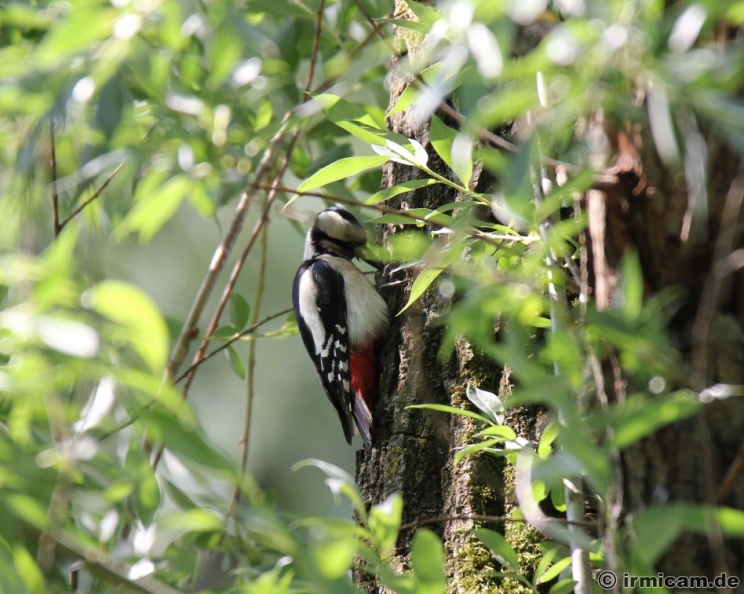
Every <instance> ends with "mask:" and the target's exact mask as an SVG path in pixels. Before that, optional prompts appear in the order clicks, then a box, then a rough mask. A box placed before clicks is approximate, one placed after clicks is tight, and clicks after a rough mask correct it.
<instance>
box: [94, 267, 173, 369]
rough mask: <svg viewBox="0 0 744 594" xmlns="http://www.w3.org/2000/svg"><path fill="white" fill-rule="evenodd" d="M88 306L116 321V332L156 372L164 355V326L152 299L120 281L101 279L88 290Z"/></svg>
mask: <svg viewBox="0 0 744 594" xmlns="http://www.w3.org/2000/svg"><path fill="white" fill-rule="evenodd" d="M88 299H89V302H90V305H91V307H92V308H93V310H94V311H96V312H97V313H99V314H101V315H103V316H106V317H107V318H109V319H110V320H112V321H114V322H116V324H118V325H119V327H120V333H119V335H120V336H122V337H123V339H124V340H125V341H126V342H127V343H129V345H131V347H132V348H133V349H134V351H135V352H136V353H137V354H138V355H139V356H140V357H141V358H142V360H143V361H144V362H145V363H146V364H147V365H148V366H149V368H150V369H151V370H152V372H153V373H155V374H157V375H159V374H161V373H162V371H163V368H164V367H165V361H166V357H167V354H168V327H167V325H166V323H165V320H163V317H162V316H161V315H160V311H159V310H158V308H157V306H156V305H155V303H154V302H153V301H152V299H151V298H150V297H149V296H148V295H147V294H145V293H143V292H142V291H141V290H140V289H138V288H136V287H134V286H132V285H129V284H126V283H123V282H121V281H113V280H111V281H103V282H101V283H98V284H97V285H95V286H94V287H93V288H92V289H91V290H90V292H89V293H88Z"/></svg>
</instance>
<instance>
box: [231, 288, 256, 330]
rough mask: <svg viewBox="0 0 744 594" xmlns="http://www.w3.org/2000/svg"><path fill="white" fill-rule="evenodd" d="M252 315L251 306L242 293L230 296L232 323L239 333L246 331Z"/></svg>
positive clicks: (233, 293)
mask: <svg viewBox="0 0 744 594" xmlns="http://www.w3.org/2000/svg"><path fill="white" fill-rule="evenodd" d="M250 315H251V306H250V305H249V304H248V302H247V301H246V300H245V297H243V296H242V295H241V294H240V293H235V292H232V293H231V294H230V321H231V322H232V324H233V326H235V328H236V329H237V330H238V331H241V330H244V329H245V327H246V326H247V325H248V318H249V317H250Z"/></svg>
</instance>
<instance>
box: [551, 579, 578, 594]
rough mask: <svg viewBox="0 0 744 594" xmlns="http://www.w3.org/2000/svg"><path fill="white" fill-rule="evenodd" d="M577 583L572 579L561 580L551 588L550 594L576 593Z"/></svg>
mask: <svg viewBox="0 0 744 594" xmlns="http://www.w3.org/2000/svg"><path fill="white" fill-rule="evenodd" d="M575 585H576V582H575V581H574V580H572V579H571V578H567V579H565V580H561V581H560V582H558V583H557V584H555V585H554V586H551V588H550V590H549V592H548V594H571V593H572V592H573V591H574V586H575Z"/></svg>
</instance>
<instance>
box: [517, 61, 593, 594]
mask: <svg viewBox="0 0 744 594" xmlns="http://www.w3.org/2000/svg"><path fill="white" fill-rule="evenodd" d="M544 84H545V83H544V79H543V77H542V73H539V72H538V76H537V87H538V88H537V91H538V97H541V98H542V97H546V96H547V94H546V93H545V92H544V91H545V89H544ZM541 103H542V101H541ZM542 107H543V108H544V109H547V108H548V105H547V104H542ZM529 115H531V114H529ZM537 146H538V155H541V154H542V151H541V150H540V139H539V134H538V145H537ZM539 164H540V168H539V171H537V170H536V169H537V168H535V167H533V170H532V185H533V194H534V198H535V203H536V204H537V205H538V206H539V205H540V204H542V202H543V201H544V199H545V196H544V194H543V186H542V182H543V179H546V178H547V172H546V171H545V165H546V164H548V163H547V161H546V160H545V159H543V158H542V157H541V158H540V159H539ZM550 225H551V220H550V218H549V217H548V218H546V219H544V220H543V221H541V222H540V226H539V231H540V237H541V238H542V241H543V244H544V246H545V249H546V250H548V253H547V255H546V257H545V264H546V267H547V275H548V294H549V302H550V331H551V333H552V334H553V335H555V334H557V333H558V332H561V331H563V330H564V329H565V326H566V324H565V321H564V318H565V312H566V310H567V307H568V302H567V299H566V289H565V286H564V281H563V277H562V275H561V272H560V270H557V268H558V266H557V264H556V262H557V256H556V253H555V251H554V250H552V249H550V248H549V245H548V229H549V228H550ZM553 373H554V374H555V377H556V378H559V379H560V377H561V367H560V364H559V363H558V361H553ZM578 404H579V403H578V398H577V399H576V405H577V406H578ZM558 422H559V423H560V424H561V425H563V426H564V427H567V426H568V417H567V414H566V411H565V410H564V409H563V408H562V407H561V408H559V409H558ZM563 485H564V496H565V500H566V519H567V520H568V521H569V525H568V533H569V543H568V545H569V549H570V551H571V576H572V577H573V579H574V581H575V582H576V585H575V586H574V592H576V593H577V594H592V592H593V586H592V575H591V565H590V563H589V552H588V551H587V550H586V549H585V548H584V547H583V546H582V545H581V544H580V542H579V541H580V539H579V535H580V534H581V530H580V528H579V526H578V525H577V523H579V522H583V521H584V518H585V517H586V510H585V509H584V490H583V487H582V484H581V477H579V478H577V479H571V478H564V479H563Z"/></svg>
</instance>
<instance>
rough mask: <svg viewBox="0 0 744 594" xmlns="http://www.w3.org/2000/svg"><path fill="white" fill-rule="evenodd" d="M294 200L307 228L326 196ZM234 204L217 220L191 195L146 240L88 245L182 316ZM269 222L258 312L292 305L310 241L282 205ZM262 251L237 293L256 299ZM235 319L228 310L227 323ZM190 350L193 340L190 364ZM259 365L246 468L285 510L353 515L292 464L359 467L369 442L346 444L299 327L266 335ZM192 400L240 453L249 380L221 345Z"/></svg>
mask: <svg viewBox="0 0 744 594" xmlns="http://www.w3.org/2000/svg"><path fill="white" fill-rule="evenodd" d="M293 207H294V208H293ZM293 207H290V209H292V210H289V209H288V212H289V214H290V215H291V216H292V217H293V218H299V219H302V224H303V227H304V226H306V224H309V222H311V221H312V218H313V217H314V216H315V213H317V212H318V211H320V210H322V209H323V208H324V205H323V203H322V202H321V201H320V200H317V199H312V198H303V199H301V200H300V201H298V202H296V203H295V204H294V205H293ZM233 210H234V203H231V204H230V205H229V206H226V207H223V208H222V209H220V210H219V211H218V214H217V218H216V220H209V219H205V218H204V217H203V216H201V215H200V214H199V213H197V212H196V211H195V210H194V209H193V208H192V207H191V206H190V205H188V204H185V205H184V206H183V207H182V208H181V209H180V210H179V212H178V213H177V215H176V216H175V217H174V218H173V219H172V220H171V221H170V222H169V223H167V224H166V226H165V228H164V229H163V230H162V231H161V232H160V233H158V234H157V235H156V236H155V237H154V238H153V240H152V241H151V242H149V243H143V244H140V243H139V242H138V241H137V240H136V238H133V237H130V238H128V239H126V240H124V241H123V242H121V243H119V244H118V245H116V244H115V243H113V242H106V241H101V242H100V244H98V243H95V245H91V246H90V249H95V250H102V249H103V250H107V254H106V258H105V261H106V263H107V264H106V266H107V267H108V273H109V275H110V276H111V277H118V278H120V279H121V280H124V281H127V282H132V283H134V284H136V285H138V286H140V287H141V288H142V289H143V290H145V291H146V292H147V293H148V294H149V295H151V296H152V298H153V299H155V301H156V302H157V304H158V306H159V307H160V309H161V311H162V312H163V315H165V316H167V317H168V318H172V319H174V320H179V321H182V320H184V319H185V317H186V314H187V313H188V310H189V308H190V307H191V303H192V301H193V298H194V295H195V294H196V291H197V289H198V287H199V284H200V283H201V281H202V279H203V277H204V274H205V273H206V271H207V267H208V265H209V262H210V260H211V259H212V256H213V254H214V250H215V247H216V246H217V245H218V244H219V242H220V240H221V239H222V235H223V232H224V228H225V226H226V225H227V223H228V222H229V219H230V217H231V216H232V213H233ZM259 215H260V206H259V205H258V203H256V206H255V207H254V209H253V212H252V213H251V214H249V217H248V219H247V221H246V224H245V225H244V227H243V231H242V233H241V235H240V238H239V240H238V242H237V245H236V250H234V251H235V252H237V254H239V253H240V251H242V248H243V247H244V246H245V242H246V241H247V239H248V237H250V233H251V230H252V228H253V225H254V223H255V222H256V220H257V218H258V216H259ZM270 225H271V229H270V232H269V234H268V255H269V257H268V260H267V268H266V284H265V293H264V298H263V306H262V311H261V313H260V315H259V319H263V318H264V317H266V316H268V315H271V314H273V313H275V312H278V311H281V310H283V309H286V308H288V307H291V306H292V301H291V294H292V293H291V292H292V280H293V278H294V274H295V272H296V271H297V268H298V266H299V265H300V263H301V261H302V252H303V244H304V236H302V235H301V234H300V232H298V230H297V226H296V225H292V224H291V222H290V220H289V218H288V217H287V216H286V213H283V212H282V210H281V207H278V208H275V209H274V210H273V211H272V214H271V222H270ZM91 241H94V240H91ZM91 253H96V252H95V251H92V252H91ZM99 253H100V252H99ZM259 253H260V252H259V250H253V251H252V253H251V255H250V256H249V257H248V260H247V262H246V265H245V267H244V268H243V272H242V274H241V278H240V281H239V283H238V285H237V290H238V292H239V293H240V294H241V295H243V296H244V297H245V299H246V300H247V301H248V302H249V303H253V298H254V294H255V290H256V286H255V282H256V275H257V273H258V265H259V260H258V258H259ZM235 259H236V258H235V257H233V258H231V260H230V261H229V262H228V264H227V265H226V267H225V269H224V270H223V272H222V276H221V277H220V279H221V282H218V285H217V289H216V290H215V292H214V293H213V295H212V298H211V301H210V306H208V307H207V309H206V311H207V314H208V315H211V312H212V311H213V309H214V307H215V306H216V304H217V300H218V298H219V294H220V292H221V290H222V286H223V285H224V282H225V279H226V278H227V276H228V275H229V273H230V269H231V267H232V264H233V262H234V261H235ZM286 317H287V316H286V315H285V316H281V317H280V318H278V319H277V320H274V321H272V322H269V323H268V324H267V325H266V326H264V327H262V330H263V331H269V330H272V329H277V328H280V327H281V326H282V325H283V324H284V321H285V320H286ZM228 322H229V315H228V312H226V313H225V315H224V316H223V324H225V323H228ZM207 323H208V317H207V318H206V320H202V324H201V326H200V330H201V331H202V332H203V331H204V329H205V327H206V324H207ZM195 343H198V341H195ZM196 346H198V344H197V345H196ZM236 349H237V351H238V353H239V354H240V355H241V358H243V360H244V361H246V360H247V353H248V345H247V343H246V342H239V343H237V345H236ZM192 357H193V348H192V352H191V353H190V356H189V358H187V362H186V364H185V365H184V367H183V369H184V370H185V369H186V368H187V367H188V365H189V364H190V362H191V358H192ZM255 374H256V375H255V389H256V393H255V400H254V405H253V419H252V423H251V437H250V443H249V464H248V470H249V472H250V473H251V474H252V475H253V476H254V478H255V479H256V481H257V482H258V484H259V486H260V487H261V488H262V489H264V490H266V491H268V492H270V493H273V494H275V496H276V498H277V501H278V503H279V505H280V507H281V508H282V509H283V510H284V511H287V512H290V513H295V512H296V513H304V514H320V515H332V516H339V517H345V518H349V517H351V506H350V505H348V502H347V501H346V500H343V501H342V502H340V503H339V504H336V503H335V502H334V500H333V497H332V495H331V493H330V491H329V489H328V487H326V486H325V484H324V482H323V481H324V476H323V475H322V474H321V473H320V472H318V471H317V470H315V469H310V468H303V469H300V470H298V471H296V472H294V471H292V466H293V465H294V464H295V463H296V462H298V461H300V460H304V459H307V458H319V459H321V460H324V461H327V462H330V463H332V464H335V465H337V466H339V467H342V468H344V469H345V470H347V471H348V472H350V473H351V474H352V475H353V473H354V453H355V451H356V450H357V449H358V448H360V447H362V445H361V440H360V439H359V438H358V437H355V438H354V442H353V445H352V446H348V445H347V444H346V441H345V440H344V436H343V432H342V430H341V425H340V424H339V421H338V417H337V415H336V412H335V410H334V408H333V406H332V405H331V404H330V402H329V401H328V399H327V397H326V396H325V394H324V393H323V390H322V388H321V386H320V383H319V382H318V379H317V377H316V375H315V371H314V368H313V366H312V363H311V361H310V358H309V357H308V355H307V353H306V351H305V348H304V346H303V344H302V340H301V339H300V337H299V335H295V336H290V337H286V338H281V339H276V338H272V339H263V340H262V339H260V338H259V339H258V344H257V349H256V371H255ZM189 401H190V403H191V405H192V406H193V407H194V409H195V410H196V412H197V414H198V416H199V418H200V419H201V422H202V424H203V425H204V428H205V431H206V433H207V435H208V436H209V437H210V438H211V439H212V440H214V442H215V443H216V444H218V445H219V446H220V447H221V448H222V449H223V450H224V451H225V452H227V453H228V454H229V455H231V456H233V457H235V458H236V459H237V458H238V457H239V456H240V448H241V444H240V441H241V438H242V435H243V431H244V424H245V412H246V382H245V381H244V380H241V379H240V378H239V377H238V376H237V375H235V373H234V372H233V371H232V370H231V368H230V365H229V363H228V359H227V356H226V355H225V354H224V353H220V354H219V355H217V356H216V357H213V358H212V359H210V360H209V361H207V362H206V363H204V364H203V365H202V366H201V369H200V370H199V372H198V373H197V375H196V379H195V381H194V384H193V385H192V387H191V390H190V392H189ZM226 495H227V496H229V492H228V493H226Z"/></svg>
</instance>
